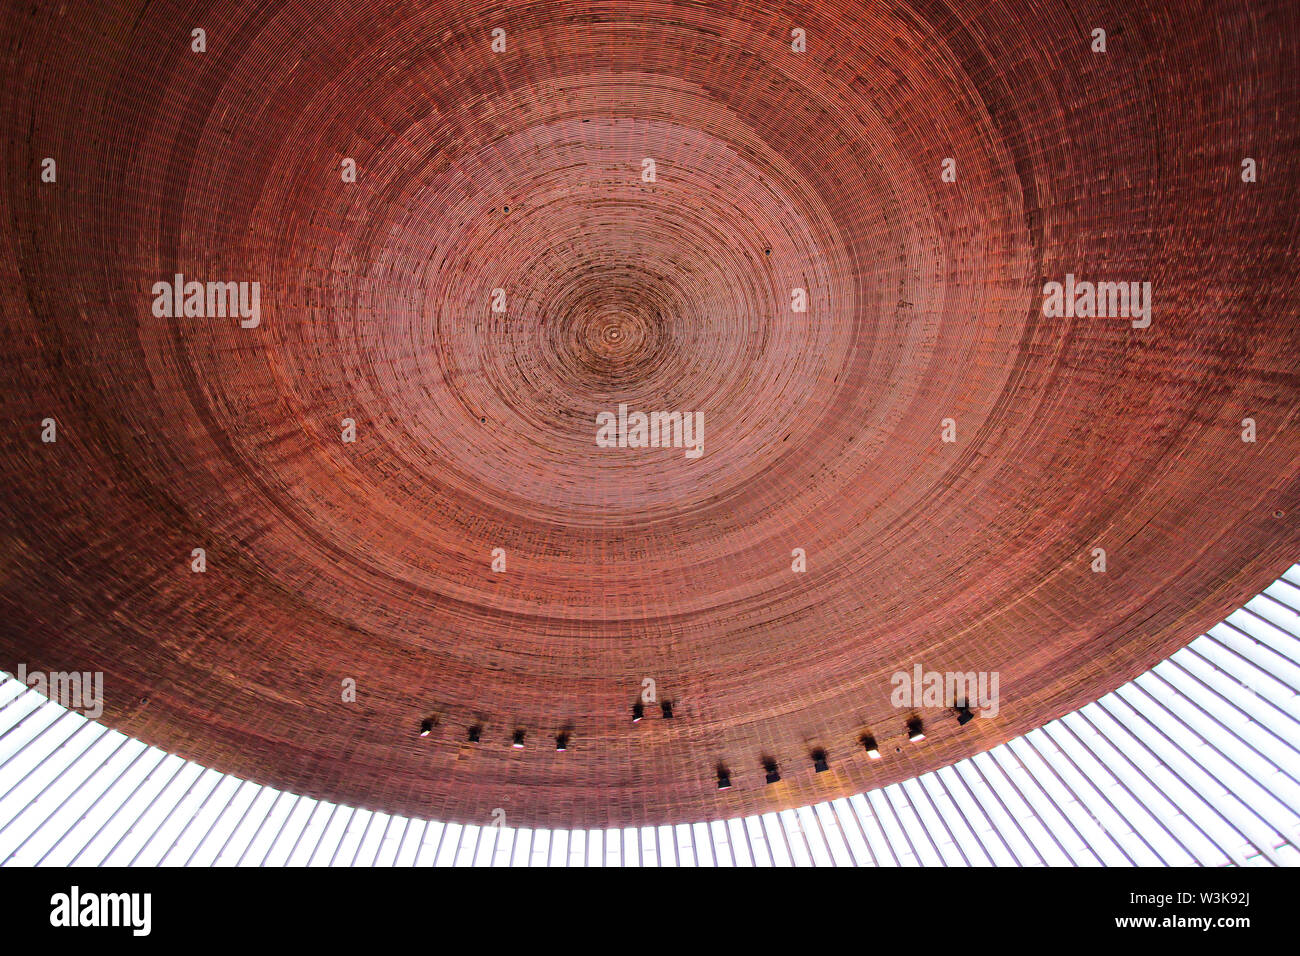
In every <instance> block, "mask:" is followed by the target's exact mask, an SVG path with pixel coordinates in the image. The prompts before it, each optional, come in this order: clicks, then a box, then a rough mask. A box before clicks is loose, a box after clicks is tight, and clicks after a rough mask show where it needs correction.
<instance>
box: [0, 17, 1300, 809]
mask: <svg viewBox="0 0 1300 956" xmlns="http://www.w3.org/2000/svg"><path fill="white" fill-rule="evenodd" d="M1298 10H1300V8H1297V6H1296V4H1295V3H1293V2H1290V0H1265V2H1255V0H1252V2H1249V3H1246V2H1241V3H1230V4H1229V3H1223V4H1199V3H1187V2H1174V3H1169V2H1164V0H1161V2H1154V0H1137V2H1133V3H1126V4H1123V5H1120V6H1115V5H1107V4H1091V3H1082V4H1081V3H1075V2H1065V0H1053V2H1040V3H1024V2H994V3H965V2H955V3H942V2H914V3H910V4H907V3H899V4H876V3H867V4H837V3H811V4H810V3H803V4H772V5H751V4H745V3H733V2H727V3H685V2H676V3H674V2H666V3H634V4H629V3H626V2H619V3H611V4H598V3H587V2H572V3H500V4H495V5H488V4H485V3H477V2H463V0H458V2H455V3H450V2H420V3H410V2H406V0H403V2H391V3H368V4H336V3H325V2H317V0H287V2H276V3H256V4H254V3H224V4H215V5H211V6H205V5H195V6H191V5H188V4H186V3H174V4H145V3H136V4H126V3H123V4H119V5H110V4H98V5H95V4H85V3H78V2H69V3H60V4H52V3H34V4H23V5H11V6H10V7H9V8H8V9H7V11H6V13H5V24H4V28H3V44H4V58H5V71H6V83H5V89H4V92H3V122H4V129H5V133H6V156H5V162H4V163H3V164H2V165H0V177H3V189H2V190H0V204H3V208H2V209H0V211H2V212H3V227H2V228H0V237H2V241H3V245H2V246H0V252H2V253H3V254H2V255H0V295H2V296H3V298H2V299H0V305H2V307H3V314H4V322H3V332H2V333H0V334H2V335H3V342H2V344H3V351H2V353H0V355H2V358H0V368H2V369H3V371H2V373H0V374H2V375H3V410H4V429H3V432H0V477H3V481H4V488H5V491H4V499H3V500H4V506H3V508H2V509H0V532H2V533H3V551H2V553H0V609H2V611H3V624H0V666H3V667H4V668H5V669H12V667H13V665H15V664H16V663H18V662H25V663H26V664H27V666H28V668H29V669H36V668H46V669H71V668H76V669H83V670H84V669H98V670H102V671H104V675H105V676H104V682H105V693H106V695H107V700H106V709H105V713H104V718H103V719H104V720H105V721H106V722H108V723H110V724H111V725H113V726H116V727H118V728H120V729H122V730H123V731H125V732H127V733H130V734H132V735H135V736H138V737H140V738H141V739H143V740H146V741H148V742H150V743H154V744H157V745H159V746H162V747H166V748H168V749H171V750H173V751H175V752H178V753H180V754H183V755H184V756H186V757H190V758H194V759H197V760H199V761H201V762H203V763H205V764H208V765H210V766H213V767H216V768H219V769H221V770H224V771H230V772H234V773H238V774H241V775H243V776H246V777H249V778H252V779H254V780H256V781H259V782H263V783H269V784H272V785H275V786H279V787H287V788H290V789H292V790H294V791H299V792H304V793H307V794H310V795H314V796H318V797H325V798H329V799H331V800H336V801H343V802H347V803H354V804H360V805H362V806H366V807H372V808H382V809H384V810H389V811H397V812H402V813H408V814H416V815H423V816H433V817H439V818H444V819H454V820H468V821H473V822H480V823H487V822H491V820H492V816H491V815H492V811H493V810H494V809H496V808H502V809H504V810H505V811H506V819H507V822H509V823H511V824H515V825H524V824H547V825H553V826H571V825H584V826H599V825H606V824H630V823H652V822H665V821H682V820H696V819H704V818H709V817H716V816H731V815H735V814H739V813H742V812H751V811H756V810H768V809H773V808H780V807H785V806H792V805H797V804H803V803H808V802H811V801H814V800H818V799H823V798H826V797H828V796H834V795H838V794H845V793H850V792H853V791H857V790H861V789H864V788H869V787H874V786H877V785H880V784H884V783H888V782H891V781H894V780H898V779H900V778H905V777H908V776H911V775H914V774H916V773H919V772H922V771H925V770H928V769H933V768H934V767H937V766H939V765H942V764H944V763H948V762H950V761H952V760H955V759H957V758H959V757H962V756H966V755H969V754H971V753H974V752H977V751H979V750H981V749H985V748H987V747H989V746H991V745H993V744H995V743H998V742H1001V741H1004V740H1007V739H1008V738H1010V737H1013V736H1015V735H1018V734H1020V733H1023V732H1024V731H1026V730H1028V729H1030V728H1032V727H1035V726H1037V725H1039V724H1041V723H1042V722H1044V721H1045V720H1047V719H1049V718H1052V717H1055V716H1057V715H1060V714H1062V713H1063V712H1066V711H1068V710H1070V709H1073V708H1075V707H1077V706H1079V705H1080V704H1082V703H1084V702H1087V701H1089V700H1092V699H1095V698H1096V697H1097V696H1099V695H1101V694H1102V693H1104V692H1106V691H1108V690H1110V689H1112V688H1114V687H1115V686H1117V685H1118V684H1120V683H1121V682H1123V681H1125V680H1127V679H1129V678H1131V677H1132V676H1134V675H1135V674H1137V673H1139V672H1140V671H1142V670H1143V669H1145V668H1146V667H1148V666H1149V665H1151V664H1152V663H1153V662H1155V661H1156V660H1158V659H1159V658H1161V657H1163V656H1164V655H1166V654H1168V653H1170V652H1171V651H1172V650H1174V649H1175V648H1177V647H1179V646H1181V645H1182V644H1183V643H1185V642H1186V641H1188V640H1189V639H1191V638H1192V637H1193V636H1195V635H1196V634H1197V633H1198V630H1199V629H1200V628H1203V627H1205V626H1208V625H1209V624H1212V623H1213V622H1215V621H1217V620H1219V619H1220V618H1221V617H1222V616H1223V615H1224V614H1225V613H1226V612H1228V611H1229V610H1231V609H1232V608H1234V607H1235V606H1237V605H1238V604H1239V603H1240V602H1241V601H1243V600H1245V599H1246V598H1248V597H1249V596H1251V595H1253V594H1254V593H1256V592H1257V591H1258V590H1259V589H1260V588H1262V587H1263V586H1264V585H1266V584H1267V583H1268V582H1269V581H1271V580H1272V579H1273V578H1274V577H1275V576H1276V575H1277V574H1278V573H1279V572H1280V571H1281V570H1282V569H1283V568H1284V567H1285V566H1286V565H1287V564H1289V563H1290V562H1292V561H1294V560H1295V558H1296V556H1297V554H1298V553H1300V526H1298V525H1297V523H1296V521H1295V520H1294V512H1295V510H1296V509H1297V508H1300V483H1298V480H1297V479H1298V472H1300V468H1298V466H1300V440H1298V438H1297V414H1298V413H1300V376H1298V374H1297V364H1298V363H1297V360H1298V359H1300V337H1298V334H1297V331H1296V311H1297V310H1296V276H1295V273H1296V270H1295V259H1294V255H1295V248H1296V239H1297V228H1298V227H1297V219H1298V217H1297V199H1296V196H1297V192H1296V190H1297V185H1298V177H1297V167H1296V164H1297V145H1298V143H1297V140H1298V139H1300V133H1298V132H1297V131H1298V130H1300V123H1298V122H1297V119H1298V117H1297V106H1296V104H1297V101H1300V70H1297V64H1296V57H1295V50H1296V47H1297V43H1300V13H1298ZM194 27H202V28H204V29H205V30H206V31H207V43H208V49H207V52H205V53H195V52H192V51H191V49H190V31H191V29H193V28H194ZM498 27H500V28H503V29H505V30H506V37H507V48H506V51H505V52H504V53H497V52H493V50H492V49H491V42H492V36H491V31H492V30H493V29H494V28H498ZM1093 27H1103V28H1106V29H1107V30H1108V49H1107V52H1106V53H1104V54H1099V53H1094V52H1092V51H1091V50H1090V37H1089V33H1090V30H1091V29H1092V28H1093ZM794 28H800V29H804V30H806V31H807V37H808V46H807V51H806V52H804V53H795V52H793V51H792V50H791V30H792V29H794ZM45 157H51V158H54V159H55V160H56V162H57V179H56V181H55V182H53V183H46V182H42V181H41V175H40V174H41V161H42V159H43V158H45ZM345 157H352V158H354V159H355V161H356V164H357V169H358V176H357V182H356V183H345V182H343V181H342V177H341V175H340V168H341V167H340V164H341V162H342V161H343V159H344V158H345ZM945 157H953V158H955V159H956V160H957V171H958V179H957V182H955V183H946V182H943V181H941V178H940V168H941V163H942V161H943V159H944V158H945ZM1245 157H1252V158H1254V159H1256V160H1257V162H1258V165H1259V181H1258V182H1255V183H1243V182H1242V181H1241V177H1240V167H1241V161H1242V159H1243V158H1245ZM645 158H652V159H654V160H655V163H656V181H655V182H652V183H647V182H643V181H642V175H641V173H642V168H643V167H642V162H643V160H644V159H645ZM178 272H179V273H183V274H184V275H185V276H186V277H187V278H192V279H199V280H214V281H215V280H222V281H259V282H260V283H261V288H262V303H261V314H262V323H261V325H260V326H259V327H257V328H252V329H246V328H241V327H240V324H239V322H238V321H237V320H235V319H231V318H195V317H191V318H156V317H155V316H154V315H153V314H152V312H151V302H152V296H151V291H150V290H151V286H152V285H153V283H155V282H157V281H159V280H169V279H170V278H171V277H172V276H173V275H174V274H175V273H178ZM1066 273H1072V274H1075V275H1078V276H1080V277H1083V278H1088V279H1093V280H1125V281H1150V282H1151V283H1152V284H1153V301H1154V315H1153V321H1152V324H1151V326H1150V327H1149V328H1146V329H1138V328H1134V327H1133V326H1132V325H1131V323H1130V322H1129V321H1127V320H1125V319H1114V318H1111V319H1098V318H1047V317H1044V315H1043V313H1042V308H1041V307H1042V302H1043V297H1042V289H1043V284H1044V282H1046V281H1052V280H1055V281H1060V280H1063V279H1064V276H1065V274H1066ZM497 287H500V288H504V289H505V290H506V292H507V310H506V312H505V313H504V314H502V313H496V312H493V311H492V307H491V306H492V301H491V295H492V290H493V289H494V288H497ZM795 287H802V288H805V289H807V290H808V297H809V308H808V311H807V313H803V314H800V313H793V312H792V311H791V289H793V288H795ZM620 402H626V403H628V404H630V405H632V406H633V407H634V408H639V409H645V410H702V411H704V412H705V414H706V421H707V428H706V434H705V451H704V454H703V455H702V457H700V458H699V459H698V460H690V459H688V458H686V457H685V456H684V454H683V453H682V451H681V450H680V449H645V450H639V449H603V448H598V447H597V446H596V444H595V442H594V433H595V425H594V420H595V416H596V414H597V413H598V412H600V411H602V410H611V409H615V408H617V406H618V404H619V403H620ZM47 417H52V418H54V419H56V421H57V423H58V440H57V441H56V442H54V443H52V444H49V443H43V442H42V441H41V424H40V423H41V421H42V420H43V419H45V418H47ZM1245 417H1253V418H1254V419H1255V420H1256V422H1257V428H1258V441H1257V442H1255V443H1253V444H1248V443H1244V442H1243V441H1242V440H1241V430H1242V424H1241V423H1242V419H1243V418H1245ZM344 418H352V419H354V420H355V421H356V423H357V441H356V442H355V443H351V444H345V443H344V442H342V441H341V439H340V422H341V420H342V419H344ZM945 418H952V419H954V420H955V422H956V427H957V440H956V441H955V442H953V443H944V442H943V441H942V440H941V422H942V420H943V419H945ZM196 547H202V548H205V549H207V560H208V570H207V571H206V572H205V573H202V574H196V573H193V572H192V571H191V563H190V562H191V558H190V555H191V550H192V549H193V548H196ZM498 547H500V548H504V549H505V550H506V553H507V562H508V563H507V570H506V571H505V572H504V573H494V572H493V571H492V570H491V567H490V561H491V552H492V550H493V549H494V548H498ZM1095 547H1103V548H1105V549H1106V550H1107V553H1108V570H1107V572H1106V573H1104V574H1099V573H1093V572H1092V571H1091V570H1090V561H1091V551H1092V549H1093V548H1095ZM794 548H804V549H806V551H807V555H808V570H807V572H806V573H802V574H796V573H793V572H792V571H791V551H792V549H794ZM916 663H921V664H922V665H923V666H924V667H925V668H926V669H931V670H939V671H944V670H963V671H964V670H996V671H998V672H999V673H1000V675H1001V692H1002V701H1001V710H1000V713H999V714H998V716H997V717H996V718H986V719H981V720H976V721H974V722H972V723H970V724H967V725H966V726H965V727H960V728H959V727H958V726H957V724H956V721H955V720H953V719H952V716H951V714H950V713H943V712H940V711H930V710H921V711H918V712H917V713H919V715H920V716H921V717H922V718H923V719H924V720H925V721H926V726H927V731H928V734H927V737H926V739H925V740H924V741H923V742H921V743H917V744H910V743H908V742H907V740H906V737H905V735H904V724H905V720H906V719H907V718H908V717H910V716H913V712H912V711H902V710H899V709H896V708H894V707H893V706H891V704H890V700H889V695H890V690H891V685H890V681H889V678H890V674H891V673H893V672H894V671H897V670H909V671H910V670H911V668H912V667H913V665H914V664H916ZM345 678H353V679H355V680H356V682H357V701H356V702H355V703H343V702H341V700H340V687H341V682H342V681H343V680H344V679H345ZM645 678H652V679H653V680H654V681H655V682H656V687H657V690H658V695H659V697H660V698H661V699H665V700H670V701H671V702H672V703H673V707H674V713H675V716H674V718H673V719H672V720H671V721H667V720H664V719H662V718H661V716H660V714H659V710H658V708H657V706H649V707H647V717H646V719H645V720H643V721H642V722H640V723H638V724H635V725H633V724H632V723H631V721H630V711H631V707H632V704H633V703H634V702H635V701H636V699H637V697H638V694H639V693H640V691H641V687H642V681H643V679H645ZM430 717H431V718H436V720H437V725H436V727H435V728H434V730H433V731H432V733H431V734H429V735H428V736H427V737H420V736H418V733H417V731H418V727H419V723H420V721H421V720H422V719H425V718H430ZM476 724H481V725H482V728H483V732H482V739H481V740H480V741H479V742H478V743H476V744H472V743H468V742H467V741H466V732H467V728H468V727H470V726H471V725H476ZM516 728H522V729H524V730H525V731H526V746H525V747H524V748H523V749H514V748H512V747H511V746H510V738H511V734H512V733H513V731H514V730H515V729H516ZM564 729H567V730H568V731H569V733H570V735H571V736H570V740H569V745H568V749H567V751H566V752H565V753H556V752H555V750H554V745H553V743H552V738H553V736H554V734H556V733H558V732H560V731H561V730H564ZM868 730H870V731H872V732H874V734H875V735H876V737H877V738H878V740H879V741H880V743H881V749H882V750H883V752H884V758H883V759H882V760H880V761H868V760H867V759H866V756H865V754H863V753H862V751H861V749H860V748H859V747H858V746H857V743H856V741H857V739H858V737H859V736H860V735H861V734H862V733H863V732H865V731H868ZM817 747H821V748H825V750H826V752H827V756H828V759H829V763H830V771H829V772H827V773H822V774H814V773H813V769H812V763H811V759H810V757H809V753H810V751H811V750H812V749H814V748H817ZM765 757H766V758H771V759H774V760H776V761H777V762H778V763H779V765H780V768H781V773H782V775H783V780H782V781H781V782H780V783H778V784H775V785H771V786H766V785H764V783H763V774H762V770H761V761H762V760H763V759H764V758H765ZM719 762H722V763H725V764H726V765H727V767H728V768H729V769H730V772H731V777H732V783H733V786H732V788H731V789H730V790H728V791H726V792H721V793H720V792H718V791H717V790H716V788H715V768H716V766H717V764H718V763H719Z"/></svg>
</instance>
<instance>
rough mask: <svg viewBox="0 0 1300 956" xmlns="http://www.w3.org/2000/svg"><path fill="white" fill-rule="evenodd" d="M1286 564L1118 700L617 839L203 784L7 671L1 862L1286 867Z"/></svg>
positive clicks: (1291, 686) (1297, 761) (1298, 772)
mask: <svg viewBox="0 0 1300 956" xmlns="http://www.w3.org/2000/svg"><path fill="white" fill-rule="evenodd" d="M1298 689H1300V565H1296V566H1294V567H1292V568H1291V569H1289V570H1288V571H1287V572H1286V574H1284V575H1283V577H1282V578H1280V579H1279V580H1278V581H1277V582H1275V583H1274V584H1272V585H1270V586H1269V587H1268V588H1267V589H1266V590H1265V592H1264V593H1263V594H1261V595H1259V596H1258V597H1256V598H1254V599H1253V600H1251V601H1250V602H1249V603H1248V604H1247V605H1246V606H1245V607H1244V608H1242V609H1240V610H1238V611H1236V612H1234V613H1233V614H1231V615H1229V617H1228V618H1227V619H1226V620H1225V621H1224V622H1223V623H1221V624H1219V625H1216V626H1215V627H1213V628H1211V629H1210V631H1209V633H1207V634H1205V635H1202V636H1201V637H1199V638H1197V639H1196V640H1195V641H1193V642H1192V643H1191V644H1189V645H1188V646H1187V647H1185V648H1183V649H1182V650H1180V651H1178V652H1177V653H1175V654H1174V655H1172V656H1171V657H1170V658H1169V659H1168V660H1165V661H1163V662H1161V663H1160V664H1158V665H1156V666H1155V667H1154V668H1152V669H1151V670H1150V671H1148V672H1147V673H1145V674H1143V675H1141V676H1140V677H1138V678H1137V679H1136V680H1133V681H1131V682H1129V683H1128V684H1126V685H1124V686H1123V687H1121V688H1119V689H1118V690H1116V691H1115V692H1114V693H1111V694H1107V695H1106V696H1105V697H1103V698H1102V699H1101V700H1099V701H1097V702H1095V703H1092V704H1089V705H1087V706H1085V707H1083V708H1081V709H1080V710H1078V711H1076V712H1075V713H1072V714H1068V715H1066V716H1065V717H1064V718H1062V719H1060V720H1055V721H1052V722H1051V723H1049V724H1047V725H1046V726H1044V727H1042V728H1039V729H1037V730H1034V731H1032V732H1030V733H1028V734H1026V735H1025V736H1023V737H1020V738H1018V739H1016V740H1013V741H1010V742H1009V743H1007V744H1004V745H1002V746H1000V747H996V748H994V749H993V750H991V751H989V752H987V753H984V754H979V755H977V756H975V757H974V758H971V759H969V760H963V761H961V762H959V763H957V764H954V765H953V766H951V767H945V768H943V769H941V770H939V771H936V772H934V773H928V774H925V775H924V776H922V777H919V778H917V779H914V780H908V781H905V782H903V783H900V784H893V785H891V786H888V787H884V788H882V789H880V790H876V791H872V792H870V793H866V794H858V795H855V796H852V797H848V798H840V799H837V800H833V801H830V802H827V803H821V804H817V805H815V806H811V807H800V808H796V809H789V810H783V811H781V812H779V813H767V814H762V815H760V816H752V817H744V818H737V819H731V820H712V821H707V822H699V823H694V824H680V825H677V826H658V827H642V828H626V829H621V830H617V829H616V830H604V831H602V830H556V831H547V830H536V829H513V828H510V827H504V826H502V827H496V826H466V825H461V824H456V823H450V824H443V823H439V822H437V821H429V820H416V819H408V818H406V817H398V816H391V815H389V814H385V813H381V812H373V811H370V810H364V809H360V808H354V807H346V806H338V805H335V804H330V803H324V802H321V801H316V800H313V799H311V798H310V797H305V796H300V795H297V794H291V793H285V792H282V791H278V790H275V789H273V788H270V787H262V786H258V785H256V784H253V783H251V782H249V781H244V780H239V779H237V778H234V777H231V776H228V775H224V774H220V773H217V772H216V771H213V770H207V769H204V768H203V767H200V766H198V765H196V764H193V763H189V762H187V761H183V760H181V759H179V758H177V757H175V756H172V755H169V754H165V753H163V752H161V751H159V750H156V749H154V748H152V747H148V746H146V745H145V744H143V743H141V742H139V741H137V740H134V739H132V738H130V737H126V736H124V735H122V734H120V733H118V732H117V731H114V730H109V729H107V728H105V727H103V726H102V725H100V724H97V723H95V722H93V721H90V720H88V719H86V718H85V717H83V716H81V715H80V714H78V713H76V712H74V711H69V710H64V709H63V708H62V707H59V706H58V705H57V704H55V703H53V702H51V701H49V700H47V699H46V698H44V697H42V696H41V695H40V694H38V693H36V691H34V690H30V689H27V688H25V687H24V686H22V685H21V684H19V682H18V681H16V680H14V679H12V678H11V677H9V676H8V675H0V774H2V775H3V776H2V777H0V863H3V864H4V865H8V866H13V865H48V866H64V865H105V864H107V865H133V866H156V865H163V866H175V865H186V866H282V865H292V866H302V865H307V866H412V865H413V866H791V865H793V866H882V865H883V866H895V865H901V866H916V865H925V866H939V865H950V866H964V865H966V866H969V865H975V866H980V865H988V864H989V863H990V862H991V863H994V864H997V865H1017V864H1019V865H1034V866H1041V865H1053V866H1058V865H1059V866H1099V865H1101V866H1113V865H1118V866H1125V865H1162V864H1163V865H1204V866H1224V865H1234V864H1235V865H1243V866H1272V865H1278V866H1295V865H1300V848H1298V844H1300V812H1297V808H1300V748H1298V747H1297V742H1298V741H1300V693H1298Z"/></svg>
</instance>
